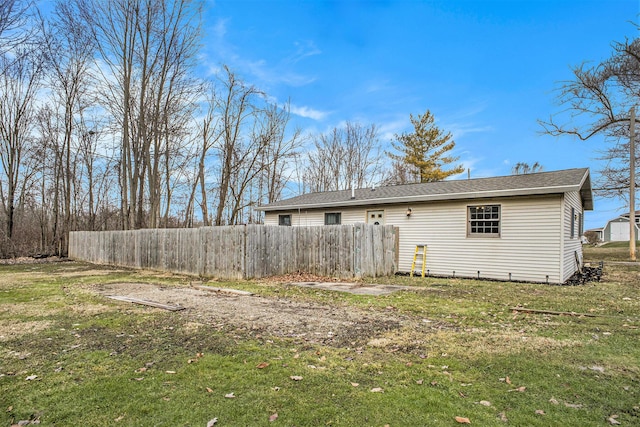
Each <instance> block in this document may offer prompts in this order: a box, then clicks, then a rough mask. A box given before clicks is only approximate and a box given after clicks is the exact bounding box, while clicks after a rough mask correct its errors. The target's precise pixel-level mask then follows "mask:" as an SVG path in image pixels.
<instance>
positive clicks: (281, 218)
mask: <svg viewBox="0 0 640 427" xmlns="http://www.w3.org/2000/svg"><path fill="white" fill-rule="evenodd" d="M285 218H288V219H289V223H288V224H286V222H287V221H285V220H284V219H285ZM278 225H279V226H282V227H291V214H279V215H278Z"/></svg>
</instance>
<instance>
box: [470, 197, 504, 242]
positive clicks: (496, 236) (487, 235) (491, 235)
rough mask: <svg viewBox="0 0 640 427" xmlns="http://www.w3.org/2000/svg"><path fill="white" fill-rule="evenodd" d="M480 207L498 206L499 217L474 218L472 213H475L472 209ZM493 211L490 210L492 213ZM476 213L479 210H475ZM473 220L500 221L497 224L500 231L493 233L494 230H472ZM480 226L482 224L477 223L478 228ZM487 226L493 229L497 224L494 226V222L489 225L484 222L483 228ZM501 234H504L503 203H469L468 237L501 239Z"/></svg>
mask: <svg viewBox="0 0 640 427" xmlns="http://www.w3.org/2000/svg"><path fill="white" fill-rule="evenodd" d="M479 208H482V209H486V208H492V209H493V208H497V215H498V218H497V219H494V218H482V219H479V218H473V219H472V215H473V212H472V210H473V209H475V210H477V209H479ZM492 213H493V212H490V214H492ZM475 214H476V215H477V212H475ZM473 221H476V222H478V223H480V222H483V223H484V222H497V223H498V224H497V229H498V232H497V233H493V232H488V233H485V232H478V231H475V232H474V231H472V228H473V227H472V222H473ZM479 226H480V225H479V224H476V225H475V227H476V228H477V227H479ZM486 227H489V228H491V229H493V228H494V227H496V226H494V225H493V224H490V225H488V226H487V225H484V224H483V225H482V229H486ZM501 236H502V205H500V204H490V205H479V204H478V205H467V237H468V238H474V239H478V238H481V239H482V238H488V239H499V238H500V237H501Z"/></svg>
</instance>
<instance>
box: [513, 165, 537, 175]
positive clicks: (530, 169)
mask: <svg viewBox="0 0 640 427" xmlns="http://www.w3.org/2000/svg"><path fill="white" fill-rule="evenodd" d="M543 169H544V168H543V167H542V165H541V164H540V163H538V162H535V163H534V164H532V165H530V164H529V163H526V162H518V163H516V164H515V166H514V167H512V168H511V174H512V175H523V174H527V173H535V172H542V170H543Z"/></svg>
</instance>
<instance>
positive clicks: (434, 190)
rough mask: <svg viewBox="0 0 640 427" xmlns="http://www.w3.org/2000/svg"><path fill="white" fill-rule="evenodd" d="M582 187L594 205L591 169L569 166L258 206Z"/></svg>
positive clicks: (346, 203) (589, 205) (506, 194)
mask: <svg viewBox="0 0 640 427" xmlns="http://www.w3.org/2000/svg"><path fill="white" fill-rule="evenodd" d="M569 191H579V192H580V194H581V196H582V201H583V204H584V208H585V209H586V210H592V209H593V195H592V192H591V180H590V178H589V169H588V168H580V169H566V170H560V171H552V172H538V173H531V174H523V175H509V176H499V177H493V178H475V179H463V180H452V181H440V182H428V183H424V184H407V185H390V186H383V187H376V188H359V189H356V190H355V198H351V190H342V191H327V192H322V193H309V194H303V195H301V196H297V197H293V198H290V199H286V200H281V201H278V202H274V203H270V204H268V205H265V206H261V207H258V209H259V210H263V211H282V210H292V209H314V208H328V207H348V206H361V205H377V204H395V203H406V202H423V201H424V202H427V201H441V200H460V199H476V198H489V197H509V196H527V195H542V194H560V193H566V192H569Z"/></svg>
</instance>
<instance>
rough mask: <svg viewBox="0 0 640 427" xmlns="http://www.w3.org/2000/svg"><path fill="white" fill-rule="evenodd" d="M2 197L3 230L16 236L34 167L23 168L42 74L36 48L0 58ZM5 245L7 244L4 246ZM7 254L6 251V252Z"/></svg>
mask: <svg viewBox="0 0 640 427" xmlns="http://www.w3.org/2000/svg"><path fill="white" fill-rule="evenodd" d="M0 64H2V68H3V69H4V72H3V73H1V74H0V161H1V163H2V170H1V171H0V172H1V175H0V177H1V179H0V200H1V201H2V209H3V214H4V222H5V224H4V232H5V235H6V238H7V240H8V242H9V243H10V242H11V241H12V239H13V231H14V225H15V210H16V202H17V201H18V199H19V198H21V197H22V196H23V195H22V194H21V193H20V190H21V189H22V188H25V187H26V185H27V183H26V182H25V178H26V176H27V175H30V174H31V171H25V170H23V166H24V163H23V162H24V160H25V156H26V155H27V154H28V150H29V147H30V144H31V142H32V137H33V134H32V131H33V126H34V120H33V118H34V114H35V103H34V100H35V98H36V96H37V93H38V89H39V88H40V83H41V77H42V64H43V59H42V56H41V55H40V54H39V53H38V52H35V51H33V50H30V51H22V50H19V52H18V55H17V56H16V57H15V59H14V58H12V59H10V60H6V59H5V58H4V57H3V58H0ZM5 249H6V248H5ZM5 255H7V254H6V253H5Z"/></svg>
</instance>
